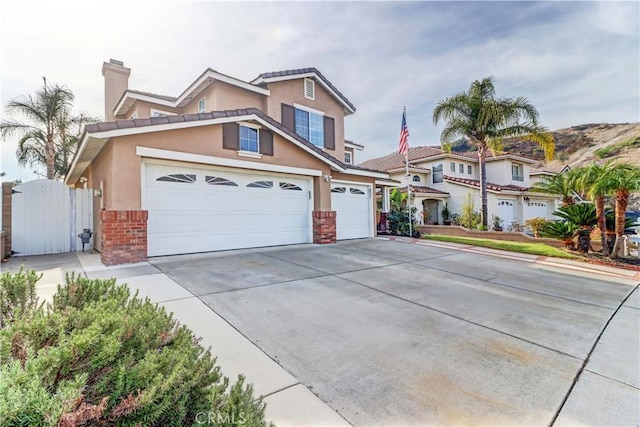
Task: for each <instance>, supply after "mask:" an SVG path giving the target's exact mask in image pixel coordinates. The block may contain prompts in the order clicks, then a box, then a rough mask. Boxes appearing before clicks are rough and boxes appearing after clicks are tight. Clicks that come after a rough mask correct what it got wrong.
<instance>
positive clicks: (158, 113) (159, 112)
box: [151, 108, 175, 117]
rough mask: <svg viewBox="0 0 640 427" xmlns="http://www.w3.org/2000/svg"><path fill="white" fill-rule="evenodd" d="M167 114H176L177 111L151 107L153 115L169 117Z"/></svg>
mask: <svg viewBox="0 0 640 427" xmlns="http://www.w3.org/2000/svg"><path fill="white" fill-rule="evenodd" d="M167 116H175V113H171V112H169V111H162V110H156V109H153V108H152V109H151V117H167Z"/></svg>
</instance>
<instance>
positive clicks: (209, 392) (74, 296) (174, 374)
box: [0, 271, 267, 426]
mask: <svg viewBox="0 0 640 427" xmlns="http://www.w3.org/2000/svg"><path fill="white" fill-rule="evenodd" d="M20 273H21V274H22V271H21V272H20ZM31 273H32V272H27V273H24V274H25V275H26V276H27V277H32V276H30V274H31ZM3 280H4V278H3ZM7 280H8V279H7ZM14 280H18V279H14ZM19 280H22V279H19ZM24 289H25V291H24V292H23V294H24V295H23V297H21V298H22V299H27V300H28V299H29V298H30V295H31V294H30V287H25V288H24ZM21 298H18V299H21ZM36 299H37V298H36ZM0 361H1V362H0V419H1V420H3V425H7V426H32V425H41V426H54V425H60V426H76V425H88V424H101V425H145V426H147V425H157V426H165V425H166V426H172V425H174V426H182V425H193V424H195V423H196V416H198V414H205V413H206V414H207V417H208V418H209V419H214V420H239V419H243V420H251V424H250V425H258V426H260V425H267V422H266V421H265V420H264V409H265V405H264V403H263V402H262V400H261V399H257V400H256V399H255V398H254V396H253V388H252V387H251V385H245V384H244V378H243V377H239V379H238V380H237V381H236V382H235V383H234V384H233V385H232V386H231V388H230V390H229V391H227V390H228V389H229V380H228V378H226V377H223V376H222V375H221V373H220V368H219V367H218V366H216V365H215V359H214V358H213V357H212V356H211V354H210V352H209V350H207V349H204V348H203V347H202V346H201V345H200V344H199V339H198V338H196V337H195V336H194V335H193V333H192V332H191V331H190V330H189V329H187V328H186V327H185V326H181V325H179V324H178V323H177V322H176V321H175V320H174V319H173V318H172V316H171V314H168V313H167V312H166V311H165V310H164V308H162V307H158V306H157V305H155V304H152V303H151V302H150V301H149V299H140V298H138V297H137V295H134V296H131V294H130V291H129V289H128V288H127V287H126V285H116V283H115V280H89V279H86V278H83V277H80V276H76V275H75V274H72V275H68V276H67V278H66V284H65V285H64V286H59V287H58V290H57V292H56V294H55V296H54V298H53V303H52V304H50V305H48V306H47V307H46V308H45V307H43V306H42V305H37V302H36V303H34V304H29V305H28V308H27V309H26V310H23V311H19V312H18V315H17V316H14V317H13V318H12V320H11V321H10V322H7V324H6V326H5V327H3V328H2V329H0ZM216 425H219V424H216Z"/></svg>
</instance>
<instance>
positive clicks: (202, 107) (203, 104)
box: [198, 98, 207, 113]
mask: <svg viewBox="0 0 640 427" xmlns="http://www.w3.org/2000/svg"><path fill="white" fill-rule="evenodd" d="M206 110H207V104H206V102H205V100H204V98H202V99H200V101H198V113H204V112H205V111H206Z"/></svg>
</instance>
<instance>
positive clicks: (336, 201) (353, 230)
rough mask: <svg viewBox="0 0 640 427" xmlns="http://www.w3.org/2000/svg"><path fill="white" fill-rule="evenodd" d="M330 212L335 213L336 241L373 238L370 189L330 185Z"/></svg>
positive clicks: (348, 184) (365, 186) (356, 186)
mask: <svg viewBox="0 0 640 427" xmlns="http://www.w3.org/2000/svg"><path fill="white" fill-rule="evenodd" d="M331 210H334V211H336V239H337V240H346V239H360V238H365V237H373V225H372V210H373V202H372V199H371V187H370V186H369V185H362V184H352V183H346V182H345V183H341V182H332V183H331Z"/></svg>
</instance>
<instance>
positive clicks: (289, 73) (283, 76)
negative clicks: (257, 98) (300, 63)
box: [251, 67, 356, 113]
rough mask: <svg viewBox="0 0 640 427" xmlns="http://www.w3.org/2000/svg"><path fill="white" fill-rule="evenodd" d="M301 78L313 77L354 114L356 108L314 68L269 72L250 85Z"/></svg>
mask: <svg viewBox="0 0 640 427" xmlns="http://www.w3.org/2000/svg"><path fill="white" fill-rule="evenodd" d="M301 77H315V78H316V79H317V80H318V82H320V84H322V86H324V88H325V89H327V91H328V92H329V93H330V94H331V95H332V96H333V97H334V98H336V100H337V101H338V102H340V103H341V104H343V105H344V107H345V108H346V109H347V110H348V111H349V112H351V113H355V112H356V107H355V105H353V104H352V103H351V101H349V100H348V99H347V97H346V96H344V95H343V94H342V92H340V91H339V90H338V88H336V87H335V86H334V85H333V84H332V83H331V82H330V81H329V80H328V79H327V78H326V77H325V76H324V75H323V74H322V73H321V72H320V71H318V69H317V68H315V67H310V68H298V69H296V70H283V71H270V72H268V73H262V74H260V75H259V76H258V77H256V78H255V79H253V80H252V81H251V84H254V85H259V84H261V83H263V82H266V83H269V82H277V81H284V80H293V79H299V78H301Z"/></svg>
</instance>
